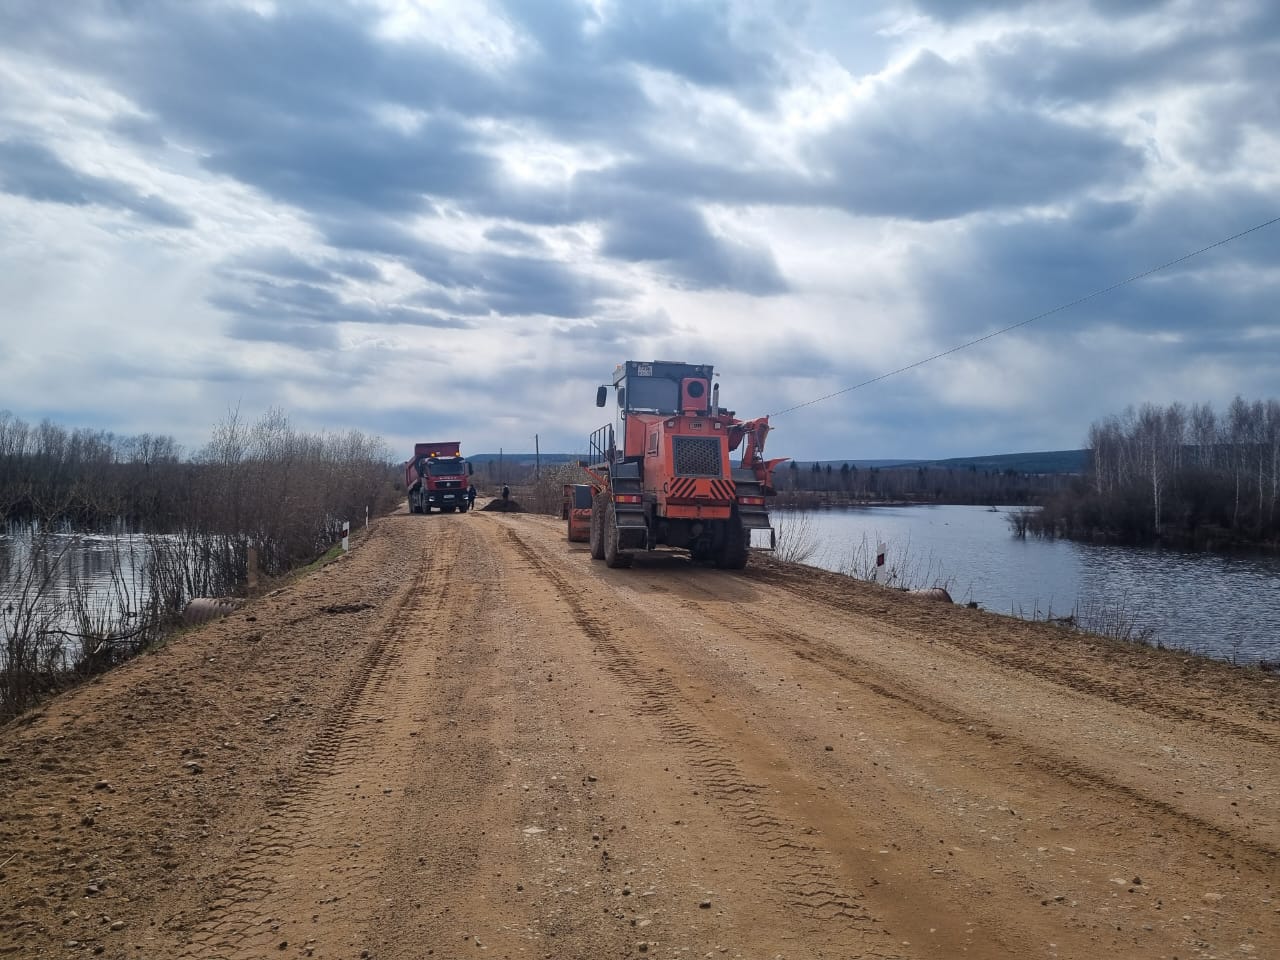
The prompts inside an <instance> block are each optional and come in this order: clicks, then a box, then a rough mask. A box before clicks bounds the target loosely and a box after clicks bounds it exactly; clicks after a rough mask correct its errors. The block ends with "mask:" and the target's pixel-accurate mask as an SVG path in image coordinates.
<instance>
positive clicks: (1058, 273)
mask: <svg viewBox="0 0 1280 960" xmlns="http://www.w3.org/2000/svg"><path fill="white" fill-rule="evenodd" d="M1269 203H1270V205H1269ZM1275 215H1280V209H1277V208H1276V206H1275V204H1274V198H1270V197H1267V196H1264V195H1261V194H1258V193H1256V192H1250V191H1240V192H1238V193H1236V194H1235V195H1232V194H1230V193H1224V192H1214V193H1212V194H1210V193H1185V194H1181V195H1176V194H1175V195H1171V196H1169V197H1167V198H1164V199H1162V200H1160V201H1158V202H1153V203H1151V204H1149V205H1148V206H1146V207H1144V208H1136V207H1132V206H1129V205H1126V204H1110V205H1103V204H1096V203H1087V204H1082V205H1080V207H1078V208H1077V209H1076V210H1075V211H1074V213H1073V214H1072V215H1071V216H1069V217H1065V218H1058V217H1055V218H1027V219H1025V220H1023V221H1021V222H1019V223H1013V224H1009V223H1003V222H997V221H986V222H982V223H980V224H975V225H974V226H973V227H972V228H971V229H970V230H969V231H968V233H967V235H966V236H965V238H964V242H963V243H960V244H957V245H955V247H953V248H952V249H949V250H938V251H933V252H931V253H929V254H927V255H925V256H923V257H922V258H921V260H920V261H919V262H918V263H917V264H916V271H915V277H916V280H915V284H916V286H917V287H918V289H920V290H921V291H922V293H923V299H924V303H925V304H926V308H927V309H928V311H929V313H930V315H931V316H932V317H933V318H934V320H935V323H936V325H937V326H938V327H939V328H940V329H945V330H947V331H949V333H948V336H950V337H953V338H954V340H955V342H957V343H958V342H960V341H962V340H964V339H967V338H968V337H971V336H976V335H981V334H984V333H988V332H990V331H992V330H993V329H996V328H999V327H1004V326H1007V325H1009V324H1012V323H1018V322H1020V321H1023V320H1027V319H1029V318H1031V317H1034V316H1038V315H1039V314H1042V313H1044V312H1045V311H1048V310H1052V309H1054V308H1057V307H1059V306H1062V305H1064V304H1069V303H1072V302H1073V301H1075V300H1078V299H1080V298H1082V297H1086V296H1088V295H1090V294H1093V293H1095V292H1097V291H1100V290H1103V289H1104V288H1107V287H1110V286H1112V285H1113V284H1118V283H1120V282H1121V281H1125V280H1128V279H1129V278H1132V277H1137V276H1138V275H1140V274H1143V273H1146V272H1147V271H1149V270H1151V269H1152V268H1154V267H1157V266H1160V265H1162V264H1165V263H1168V262H1169V261H1171V260H1174V259H1176V258H1179V257H1182V256H1184V255H1186V254H1188V253H1191V252H1193V251H1195V250H1198V249H1200V248H1201V247H1203V246H1206V245H1207V244H1208V243H1211V242H1214V241H1217V240H1219V239H1221V238H1223V237H1226V236H1230V235H1231V234H1233V233H1235V232H1238V231H1240V230H1241V229H1245V228H1248V227H1250V226H1253V225H1254V224H1256V223H1260V222H1262V219H1263V218H1264V217H1267V216H1275ZM1277 260H1280V231H1276V230H1264V231H1259V232H1258V233H1256V234H1252V235H1250V236H1246V237H1242V238H1241V239H1239V240H1236V241H1234V242H1232V243H1230V244H1227V245H1225V246H1222V247H1218V248H1215V249H1213V250H1210V251H1207V252H1206V253H1204V254H1201V255H1199V256H1197V257H1195V258H1193V259H1190V260H1187V261H1185V262H1184V263H1181V264H1177V265H1175V266H1172V267H1170V268H1168V269H1167V270H1162V271H1160V272H1159V273H1156V274H1153V275H1151V276H1149V277H1145V278H1142V279H1138V280H1135V281H1134V282H1132V283H1129V284H1126V285H1124V286H1121V287H1119V288H1117V289H1115V290H1111V291H1109V292H1107V293H1106V294H1105V295H1103V296H1098V297H1096V298H1092V299H1090V300H1088V301H1087V302H1084V303H1081V304H1079V305H1077V306H1073V307H1071V308H1070V309H1069V310H1065V311H1063V312H1061V313H1058V314H1055V315H1053V316H1050V317H1046V318H1045V319H1043V320H1040V321H1038V322H1037V323H1036V324H1035V325H1033V326H1031V327H1028V328H1027V332H1026V334H1025V335H1026V336H1029V337H1032V338H1034V339H1035V340H1036V341H1038V342H1041V343H1052V344H1063V343H1065V342H1077V343H1085V344H1088V343H1089V342H1091V338H1092V337H1094V335H1095V333H1096V332H1097V331H1099V330H1123V331H1126V332H1128V333H1133V334H1149V335H1158V336H1159V338H1160V341H1161V344H1162V345H1161V346H1160V350H1161V352H1162V356H1164V358H1165V359H1166V360H1168V359H1171V358H1172V357H1174V356H1181V358H1182V359H1183V360H1184V361H1186V362H1190V361H1191V359H1192V358H1193V357H1194V356H1196V355H1198V354H1199V352H1200V351H1201V350H1202V349H1203V350H1207V351H1212V352H1215V353H1222V352H1223V351H1227V350H1229V349H1230V348H1231V347H1230V345H1231V343H1232V342H1234V343H1235V345H1236V348H1237V349H1238V350H1239V351H1240V352H1241V353H1242V354H1243V353H1248V352H1251V351H1252V350H1253V349H1254V348H1253V347H1251V346H1249V343H1250V342H1249V341H1246V340H1244V339H1242V334H1243V333H1244V331H1246V330H1247V329H1249V328H1252V327H1256V326H1258V324H1259V323H1260V322H1269V321H1266V320H1264V319H1261V318H1269V317H1270V316H1271V314H1272V313H1273V310H1272V309H1271V307H1270V306H1269V304H1274V303H1276V302H1280V279H1277V278H1276V277H1275V276H1274V274H1268V273H1264V272H1261V271H1256V270H1255V269H1254V268H1256V267H1258V266H1267V265H1274V263H1276V262H1277ZM939 345H940V346H952V345H954V343H945V344H939ZM1262 349H1269V348H1267V347H1266V346H1265V345H1264V347H1263V348H1262ZM1134 360H1135V362H1137V361H1138V358H1134Z"/></svg>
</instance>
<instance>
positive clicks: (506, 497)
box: [502, 483, 511, 507]
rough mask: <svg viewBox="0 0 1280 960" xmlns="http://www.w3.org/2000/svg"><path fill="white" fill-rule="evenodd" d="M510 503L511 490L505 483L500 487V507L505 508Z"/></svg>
mask: <svg viewBox="0 0 1280 960" xmlns="http://www.w3.org/2000/svg"><path fill="white" fill-rule="evenodd" d="M510 502H511V488H510V487H508V486H507V485H506V484H505V483H504V484H503V485H502V505H503V506H504V507H505V506H506V505H507V504H508V503H510Z"/></svg>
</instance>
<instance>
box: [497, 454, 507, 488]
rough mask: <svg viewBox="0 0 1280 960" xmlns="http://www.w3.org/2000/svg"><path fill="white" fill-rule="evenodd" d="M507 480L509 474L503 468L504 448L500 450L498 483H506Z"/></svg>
mask: <svg viewBox="0 0 1280 960" xmlns="http://www.w3.org/2000/svg"><path fill="white" fill-rule="evenodd" d="M506 480H507V472H506V471H505V470H504V469H503V467H502V448H501V447H499V448H498V482H499V483H505V482H506Z"/></svg>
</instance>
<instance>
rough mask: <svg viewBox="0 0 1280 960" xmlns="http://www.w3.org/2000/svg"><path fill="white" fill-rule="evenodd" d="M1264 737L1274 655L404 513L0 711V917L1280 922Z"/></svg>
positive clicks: (75, 923) (463, 937) (343, 929)
mask: <svg viewBox="0 0 1280 960" xmlns="http://www.w3.org/2000/svg"><path fill="white" fill-rule="evenodd" d="M757 560H759V561H760V562H756V561H757ZM1278 745H1280V685H1278V684H1277V683H1276V682H1275V681H1274V680H1273V679H1271V678H1268V677H1265V676H1264V675H1262V674H1259V673H1256V672H1249V671H1244V670H1237V669H1234V668H1230V667H1227V666H1223V665H1219V664H1213V663H1210V662H1207V661H1203V660H1199V659H1196V658H1191V657H1186V656H1181V655H1177V654H1172V653H1168V652H1163V651H1154V650H1147V649H1143V648H1137V647H1129V646H1124V645H1120V644H1114V643H1110V642H1107V641H1102V640H1090V639H1087V638H1081V637H1079V636H1076V635H1073V634H1071V633H1070V632H1068V631H1065V630H1061V629H1058V628H1054V627H1051V626H1045V625H1035V624H1025V623H1021V622H1018V621H1014V620H1010V619H1008V618H1003V617H998V616H993V615H989V614H985V613H983V612H981V611H970V610H964V609H959V608H950V607H947V606H944V605H940V604H937V603H935V602H930V601H925V600H921V599H918V598H914V597H910V596H903V595H900V594H896V593H891V592H887V591H883V590H880V589H878V588H875V587H871V586H868V585H865V584H860V583H856V582H853V581H849V580H847V579H845V578H841V577H837V576H834V575H829V574H825V573H822V572H820V571H813V570H807V569H801V568H794V567H787V566H784V565H780V564H776V563H772V562H769V561H767V560H764V559H763V558H753V563H752V566H751V567H750V568H749V569H748V570H747V571H746V572H745V573H743V574H730V573H726V572H722V571H715V570H706V569H698V568H692V567H690V566H688V565H687V564H686V563H685V562H684V561H683V560H680V559H676V558H674V557H672V558H665V559H660V560H657V561H654V562H648V563H645V562H638V563H637V564H636V566H635V568H633V569H631V570H608V569H606V568H604V567H603V565H601V564H598V563H592V562H591V560H590V559H589V556H588V554H587V551H586V549H585V545H581V544H570V543H568V542H567V541H566V540H565V539H564V536H563V529H562V526H561V524H560V523H558V522H553V521H551V520H549V519H546V518H541V517H536V516H531V515H523V514H496V513H470V514H466V515H448V516H441V515H434V516H425V517H423V516H410V515H408V514H406V513H401V514H398V515H395V516H392V517H389V518H386V519H384V520H382V521H378V522H376V523H375V524H374V525H373V526H372V527H371V528H370V531H369V532H368V534H367V535H365V536H363V537H361V538H360V539H359V540H358V541H357V544H356V548H355V549H354V550H353V552H352V553H351V554H350V555H348V556H346V557H344V558H342V559H341V560H339V561H337V562H335V563H333V564H331V565H329V566H327V567H325V568H324V569H322V570H320V571H318V572H316V573H314V574H312V575H310V576H308V577H306V578H304V579H301V580H299V581H297V582H295V583H293V584H291V585H289V586H287V587H285V588H282V589H281V590H279V591H276V592H275V593H273V594H271V595H270V596H267V597H265V598H263V599H262V600H259V601H257V602H255V603H253V604H252V605H250V606H248V607H246V608H244V609H243V610H241V611H239V612H237V613H236V614H235V615H233V616H232V617H230V618H228V619H225V620H222V621H218V622H216V623H213V624H210V625H208V626H206V627H204V628H202V629H200V630H195V631H191V632H188V633H186V634H184V635H182V636H180V637H178V638H176V639H175V640H174V641H173V642H171V643H170V644H169V645H168V646H166V647H165V648H164V649H163V650H160V651H158V652H156V653H154V654H151V655H148V656H145V657H142V658H139V659H138V660H135V661H133V662H131V663H129V664H126V665H125V666H123V667H121V668H119V669H117V670H115V671H113V672H112V673H110V674H108V675H106V676H104V677H101V678H99V679H98V680H96V681H94V682H93V683H91V684H88V685H86V686H84V687H82V688H79V689H77V690H74V691H72V692H70V693H68V694H66V695H64V696H62V697H60V698H58V699H56V700H55V701H53V702H51V703H50V704H49V705H47V706H46V707H45V708H44V709H42V710H41V711H38V712H37V713H35V714H32V715H29V716H27V717H25V718H22V720H20V721H19V722H17V723H15V724H11V725H9V726H8V727H6V728H4V729H3V730H0V796H3V801H2V805H0V954H3V955H12V956H21V957H54V956H67V957H73V956H81V955H85V956H94V955H101V956H106V957H118V958H124V957H131V958H132V957H147V958H151V957H210V958H213V957H258V956H264V955H268V954H269V955H272V956H298V957H306V956H314V957H346V958H355V957H361V956H368V957H371V958H419V957H427V956H433V957H444V958H452V957H463V956H467V957H470V956H492V957H511V958H515V957H555V958H583V960H586V958H596V957H610V956H616V957H626V956H636V957H639V956H663V957H673V958H674V957H688V956H696V957H703V956H713V957H720V956H724V957H740V958H758V957H764V958H774V957H784V958H817V957H826V958H848V957H903V958H917V957H920V958H923V957H929V958H935V957H961V956H963V957H1037V956H1042V957H1099V956H1124V957H1152V958H1157V957H1163V958H1169V957H1175V956H1176V957H1181V958H1186V957H1199V956H1204V957H1208V956H1218V957H1227V956H1241V957H1244V956H1253V957H1263V956H1280V933H1278V932H1277V931H1280V901H1278V900H1277V894H1278V892H1280V891H1278V890H1277V886H1278V884H1280V750H1278V749H1277V746H1278Z"/></svg>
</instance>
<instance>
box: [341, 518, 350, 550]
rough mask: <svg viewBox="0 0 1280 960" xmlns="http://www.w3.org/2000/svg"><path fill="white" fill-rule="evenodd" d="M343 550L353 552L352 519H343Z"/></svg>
mask: <svg viewBox="0 0 1280 960" xmlns="http://www.w3.org/2000/svg"><path fill="white" fill-rule="evenodd" d="M342 552H343V553H350V552H351V521H350V520H343V521H342Z"/></svg>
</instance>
